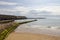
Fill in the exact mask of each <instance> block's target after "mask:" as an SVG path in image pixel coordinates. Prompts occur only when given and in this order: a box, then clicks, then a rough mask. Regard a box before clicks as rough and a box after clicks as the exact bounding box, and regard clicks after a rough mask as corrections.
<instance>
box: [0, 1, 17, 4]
mask: <svg viewBox="0 0 60 40" xmlns="http://www.w3.org/2000/svg"><path fill="white" fill-rule="evenodd" d="M0 5H17V3H13V2H5V1H0Z"/></svg>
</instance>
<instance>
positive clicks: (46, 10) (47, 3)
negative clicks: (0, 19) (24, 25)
mask: <svg viewBox="0 0 60 40" xmlns="http://www.w3.org/2000/svg"><path fill="white" fill-rule="evenodd" d="M0 14H6V15H17V16H27V17H40V15H60V0H0Z"/></svg>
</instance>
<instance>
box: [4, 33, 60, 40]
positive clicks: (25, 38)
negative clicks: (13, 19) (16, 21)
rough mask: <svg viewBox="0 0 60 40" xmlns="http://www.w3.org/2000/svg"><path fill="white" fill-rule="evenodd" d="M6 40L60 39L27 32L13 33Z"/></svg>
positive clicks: (59, 38)
mask: <svg viewBox="0 0 60 40" xmlns="http://www.w3.org/2000/svg"><path fill="white" fill-rule="evenodd" d="M5 40H60V37H56V36H51V35H44V34H34V33H27V32H25V33H21V32H20V33H18V32H12V33H11V34H10V35H9V36H8V37H7V38H6V39H5Z"/></svg>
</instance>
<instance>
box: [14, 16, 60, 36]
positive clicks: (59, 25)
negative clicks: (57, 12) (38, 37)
mask: <svg viewBox="0 0 60 40" xmlns="http://www.w3.org/2000/svg"><path fill="white" fill-rule="evenodd" d="M31 20H37V21H34V22H30V23H26V24H22V25H20V26H18V28H16V30H15V32H18V33H21V32H29V33H37V34H46V35H53V36H60V16H48V17H45V19H25V20H16V22H25V21H31Z"/></svg>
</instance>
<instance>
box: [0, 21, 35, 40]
mask: <svg viewBox="0 0 60 40" xmlns="http://www.w3.org/2000/svg"><path fill="white" fill-rule="evenodd" d="M33 21H36V20H32V21H26V22H22V23H14V24H13V25H12V26H11V27H9V28H7V29H5V30H3V31H2V32H1V33H0V40H4V39H5V38H6V37H8V35H9V34H10V33H11V32H13V31H14V30H15V29H16V28H17V27H18V26H19V25H21V24H25V23H29V22H33Z"/></svg>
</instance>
